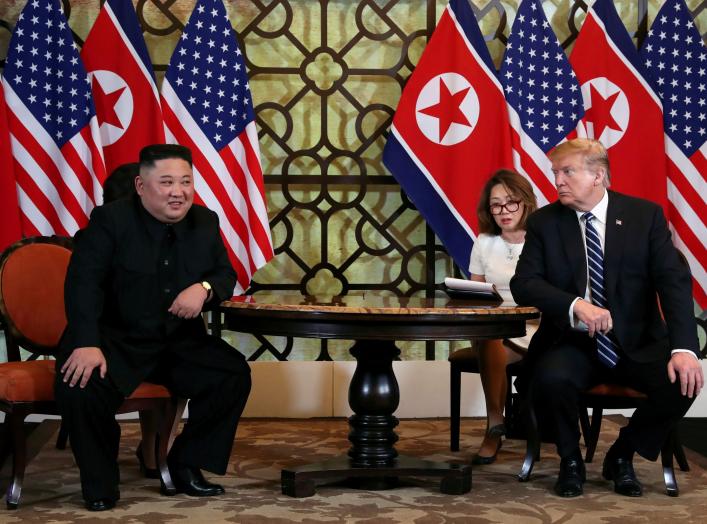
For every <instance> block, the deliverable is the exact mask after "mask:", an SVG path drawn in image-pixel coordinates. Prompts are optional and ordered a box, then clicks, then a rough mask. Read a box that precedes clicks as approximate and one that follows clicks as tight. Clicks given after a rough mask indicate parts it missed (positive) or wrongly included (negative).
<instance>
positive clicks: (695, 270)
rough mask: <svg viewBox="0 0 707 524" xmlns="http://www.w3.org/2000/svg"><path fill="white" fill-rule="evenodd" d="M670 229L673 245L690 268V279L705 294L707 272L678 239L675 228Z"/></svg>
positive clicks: (706, 289)
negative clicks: (692, 279)
mask: <svg viewBox="0 0 707 524" xmlns="http://www.w3.org/2000/svg"><path fill="white" fill-rule="evenodd" d="M670 229H671V232H672V233H673V244H674V245H675V247H676V248H678V249H679V250H680V251H681V252H682V254H683V255H685V258H686V259H687V263H688V265H689V266H690V273H692V278H694V279H695V280H696V281H697V283H698V284H699V285H700V287H701V288H702V291H704V293H705V294H707V271H705V268H704V267H703V266H702V264H700V262H699V260H697V258H695V255H693V253H692V251H690V248H689V247H688V246H687V244H685V242H683V240H682V238H680V235H679V234H678V232H677V231H676V230H675V228H674V227H671V228H670Z"/></svg>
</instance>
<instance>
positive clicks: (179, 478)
mask: <svg viewBox="0 0 707 524" xmlns="http://www.w3.org/2000/svg"><path fill="white" fill-rule="evenodd" d="M169 471H170V473H171V475H172V482H174V487H175V488H176V489H177V493H185V494H187V495H190V496H192V497H213V496H216V495H223V494H224V493H225V492H226V490H224V489H223V486H220V485H219V484H213V483H211V482H208V481H207V480H206V479H205V478H204V476H203V475H202V474H201V470H200V469H199V468H192V467H189V466H176V467H172V466H170V468H169Z"/></svg>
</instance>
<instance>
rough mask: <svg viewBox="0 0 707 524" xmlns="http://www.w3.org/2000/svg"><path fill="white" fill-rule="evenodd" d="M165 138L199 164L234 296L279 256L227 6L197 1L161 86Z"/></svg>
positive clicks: (200, 188) (200, 191)
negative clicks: (233, 275) (231, 272)
mask: <svg viewBox="0 0 707 524" xmlns="http://www.w3.org/2000/svg"><path fill="white" fill-rule="evenodd" d="M162 110H163V115H164V120H165V130H166V133H165V134H166V136H167V140H171V141H173V142H176V143H178V144H182V145H185V146H188V147H189V148H190V149H191V150H192V154H193V158H194V174H195V188H196V193H197V201H199V202H200V203H203V204H204V205H205V206H206V207H208V208H209V209H211V210H213V211H215V212H216V213H217V214H218V216H219V220H220V223H221V233H222V235H223V237H224V240H225V243H226V249H227V250H228V253H229V256H230V259H231V262H232V263H233V266H234V268H235V270H236V272H237V273H238V285H237V286H236V289H235V290H234V293H235V294H240V293H242V292H244V291H245V290H246V289H247V288H248V286H249V285H250V281H251V278H252V276H253V273H255V271H257V269H258V268H260V267H261V266H263V265H265V264H266V263H267V262H268V260H270V259H271V258H272V256H273V249H272V241H271V239H270V227H269V224H268V216H267V210H266V207H265V192H264V187H263V175H262V171H261V167H260V150H259V147H258V134H257V130H256V128H255V112H254V111H253V102H252V99H251V94H250V88H249V87H248V76H247V74H246V68H245V61H244V60H243V56H242V54H241V51H240V49H239V48H238V42H237V40H236V34H235V32H234V30H233V28H232V27H231V24H230V22H229V21H228V16H227V15H226V9H225V8H224V5H223V3H222V1H221V0H198V2H197V4H196V6H195V7H194V11H193V13H192V14H191V17H190V18H189V21H188V23H187V25H186V27H185V28H184V33H183V34H182V37H181V40H180V42H179V44H178V45H177V48H176V49H175V51H174V54H173V55H172V58H171V60H170V64H169V68H168V69H167V73H166V75H165V79H164V82H163V84H162Z"/></svg>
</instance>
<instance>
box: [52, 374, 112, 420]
mask: <svg viewBox="0 0 707 524" xmlns="http://www.w3.org/2000/svg"><path fill="white" fill-rule="evenodd" d="M98 380H107V379H101V378H100V377H98V376H92V377H91V378H90V379H89V381H88V383H87V384H86V386H85V387H83V388H82V387H81V386H79V385H78V384H76V385H74V386H71V385H70V384H69V382H64V381H63V379H62V378H57V380H56V382H55V383H54V397H55V400H56V402H57V405H58V406H59V409H60V410H65V409H82V410H91V408H97V409H101V410H109V411H110V410H117V407H118V405H119V404H120V400H119V398H118V396H116V395H115V394H113V393H112V392H111V391H110V388H109V387H107V385H106V384H103V383H98V382H97V381H98ZM114 397H115V398H114Z"/></svg>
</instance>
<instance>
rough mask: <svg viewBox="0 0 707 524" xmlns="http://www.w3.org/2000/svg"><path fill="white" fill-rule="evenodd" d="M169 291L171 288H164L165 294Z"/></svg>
mask: <svg viewBox="0 0 707 524" xmlns="http://www.w3.org/2000/svg"><path fill="white" fill-rule="evenodd" d="M170 291H172V290H171V289H169V288H165V290H164V292H165V294H168V293H169V292H170Z"/></svg>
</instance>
